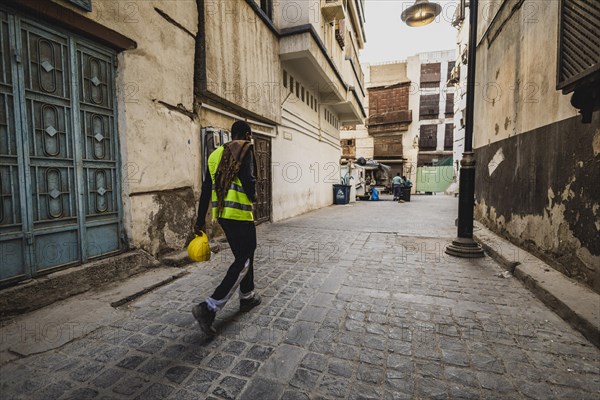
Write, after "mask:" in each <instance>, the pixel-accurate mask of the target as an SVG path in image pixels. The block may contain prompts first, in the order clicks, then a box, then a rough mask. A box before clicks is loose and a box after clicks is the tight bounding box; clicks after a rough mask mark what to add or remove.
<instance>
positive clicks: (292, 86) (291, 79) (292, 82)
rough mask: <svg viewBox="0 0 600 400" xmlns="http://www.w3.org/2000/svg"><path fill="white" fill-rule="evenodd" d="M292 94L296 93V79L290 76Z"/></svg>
mask: <svg viewBox="0 0 600 400" xmlns="http://www.w3.org/2000/svg"><path fill="white" fill-rule="evenodd" d="M290 92H291V93H294V77H293V76H291V75H290Z"/></svg>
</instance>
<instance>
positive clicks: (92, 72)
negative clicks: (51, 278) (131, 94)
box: [0, 10, 121, 281]
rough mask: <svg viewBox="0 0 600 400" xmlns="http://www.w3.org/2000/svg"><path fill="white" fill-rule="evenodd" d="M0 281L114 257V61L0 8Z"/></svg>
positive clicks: (68, 36)
mask: <svg viewBox="0 0 600 400" xmlns="http://www.w3.org/2000/svg"><path fill="white" fill-rule="evenodd" d="M0 16H1V18H2V33H1V35H2V68H3V70H2V71H0V72H2V77H0V78H1V79H2V82H1V83H0V90H1V91H0V102H1V104H0V107H2V110H3V111H0V157H1V159H0V161H1V169H0V172H1V174H0V177H1V179H0V195H1V197H0V199H1V200H2V204H1V207H0V210H2V211H1V214H0V235H1V236H0V246H1V247H0V249H1V250H2V254H1V255H0V257H2V259H1V261H2V263H1V264H0V265H1V267H0V281H5V280H7V279H10V280H13V279H19V278H23V277H31V276H35V275H36V274H37V273H39V272H43V271H47V270H51V269H55V268H57V267H64V266H68V265H73V264H79V263H82V262H86V261H88V260H89V259H90V258H94V257H98V256H101V255H105V254H108V253H112V252H115V251H118V250H119V249H120V247H121V245H120V242H121V241H120V232H121V222H120V221H121V214H120V207H119V204H120V201H119V199H120V185H119V173H118V168H117V166H118V142H117V130H116V121H115V113H114V110H115V98H114V67H113V65H114V54H113V52H112V51H110V50H107V49H104V48H101V47H98V46H96V45H94V44H93V43H89V42H88V41H86V40H82V39H80V38H78V37H76V36H74V35H71V34H69V33H68V32H63V31H60V30H57V29H52V28H50V27H48V26H45V25H40V24H38V23H36V22H32V21H28V20H27V19H25V18H21V17H19V16H18V15H15V14H11V13H9V12H4V11H2V10H0Z"/></svg>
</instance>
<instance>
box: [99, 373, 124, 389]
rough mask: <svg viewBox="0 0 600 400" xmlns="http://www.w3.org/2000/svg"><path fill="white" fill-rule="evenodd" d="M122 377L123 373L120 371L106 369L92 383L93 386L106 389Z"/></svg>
mask: <svg viewBox="0 0 600 400" xmlns="http://www.w3.org/2000/svg"><path fill="white" fill-rule="evenodd" d="M122 376H123V373H122V371H119V370H118V369H106V370H104V371H103V372H102V373H101V374H100V375H98V377H96V378H95V379H94V380H93V381H92V384H93V385H94V386H96V387H99V388H103V389H105V388H108V387H110V386H112V385H114V384H115V383H116V382H117V381H118V380H119V379H121V377H122Z"/></svg>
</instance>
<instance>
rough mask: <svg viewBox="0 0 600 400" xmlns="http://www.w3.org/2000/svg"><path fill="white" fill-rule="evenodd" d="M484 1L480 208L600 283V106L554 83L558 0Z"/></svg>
mask: <svg viewBox="0 0 600 400" xmlns="http://www.w3.org/2000/svg"><path fill="white" fill-rule="evenodd" d="M482 3H483V4H482V7H481V9H480V13H481V14H480V20H481V21H482V23H481V24H480V25H478V33H479V38H480V43H479V46H478V49H477V72H476V74H477V75H476V81H477V83H478V86H477V89H476V98H475V130H474V148H475V155H476V159H477V177H476V184H475V191H476V200H477V201H476V209H475V216H476V218H477V219H479V220H480V221H482V222H483V223H484V224H485V225H487V226H488V227H489V228H491V229H492V230H494V231H496V232H498V233H500V234H502V235H503V236H505V237H506V238H507V239H509V240H511V241H512V242H514V243H516V244H517V245H520V246H522V247H525V248H527V249H528V250H530V251H532V252H534V253H535V254H537V255H538V256H540V257H541V258H543V259H545V260H546V261H547V262H548V263H549V264H550V265H552V266H553V267H554V268H556V269H558V270H560V271H562V272H563V273H565V274H566V275H568V276H570V277H573V278H575V279H577V280H579V281H581V282H584V283H586V284H587V285H589V286H590V287H592V288H593V289H594V290H595V291H597V292H600V113H596V114H595V115H594V119H593V122H592V123H591V124H582V123H581V117H579V116H577V110H576V109H575V108H573V107H572V106H571V104H570V97H571V96H570V95H563V94H562V92H560V91H557V90H556V60H557V42H556V40H555V38H557V36H558V15H559V3H560V2H558V1H542V2H540V1H529V0H525V1H519V0H504V1H501V2H491V1H488V0H484V1H483V2H482ZM549 38H550V39H551V40H549Z"/></svg>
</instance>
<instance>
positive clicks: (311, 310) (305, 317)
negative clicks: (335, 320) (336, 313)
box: [298, 306, 329, 323]
mask: <svg viewBox="0 0 600 400" xmlns="http://www.w3.org/2000/svg"><path fill="white" fill-rule="evenodd" d="M328 311H329V309H328V308H325V307H317V306H313V307H305V308H304V309H303V310H302V311H301V312H300V314H298V319H299V320H301V321H309V322H319V323H320V322H323V321H324V320H325V316H326V315H327V312H328Z"/></svg>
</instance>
